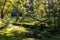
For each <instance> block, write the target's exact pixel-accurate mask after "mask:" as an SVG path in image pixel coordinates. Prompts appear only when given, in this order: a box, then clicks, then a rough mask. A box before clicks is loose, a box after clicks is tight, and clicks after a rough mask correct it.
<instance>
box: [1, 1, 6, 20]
mask: <svg viewBox="0 0 60 40" xmlns="http://www.w3.org/2000/svg"><path fill="white" fill-rule="evenodd" d="M6 1H7V0H4V4H3V8H2V10H1V19H3V18H4V7H5V5H6Z"/></svg>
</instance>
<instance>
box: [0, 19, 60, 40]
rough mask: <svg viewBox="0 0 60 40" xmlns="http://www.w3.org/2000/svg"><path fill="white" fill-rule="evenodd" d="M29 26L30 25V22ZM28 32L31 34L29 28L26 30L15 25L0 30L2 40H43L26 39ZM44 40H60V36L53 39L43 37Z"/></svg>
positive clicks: (57, 34) (0, 39) (56, 35)
mask: <svg viewBox="0 0 60 40" xmlns="http://www.w3.org/2000/svg"><path fill="white" fill-rule="evenodd" d="M25 20H26V19H25ZM28 20H29V19H28ZM22 23H23V22H22ZM1 24H2V23H1V21H0V26H1ZM27 24H29V22H28V23H27ZM31 24H32V23H31ZM34 31H36V30H34ZM28 32H31V30H30V29H29V28H26V27H24V26H21V25H20V26H16V25H13V24H9V25H8V27H7V28H4V29H0V40H41V39H36V38H28V37H26V33H28ZM32 32H33V31H32ZM46 34H47V33H46ZM47 35H49V34H47ZM42 40H60V34H59V33H56V34H55V35H51V37H46V36H44V35H43V39H42Z"/></svg>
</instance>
